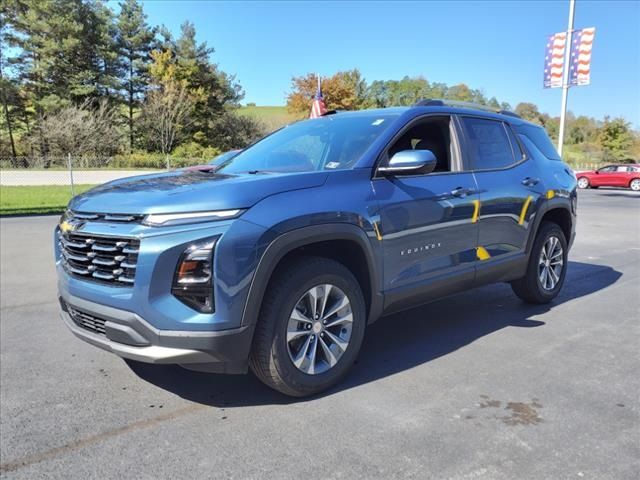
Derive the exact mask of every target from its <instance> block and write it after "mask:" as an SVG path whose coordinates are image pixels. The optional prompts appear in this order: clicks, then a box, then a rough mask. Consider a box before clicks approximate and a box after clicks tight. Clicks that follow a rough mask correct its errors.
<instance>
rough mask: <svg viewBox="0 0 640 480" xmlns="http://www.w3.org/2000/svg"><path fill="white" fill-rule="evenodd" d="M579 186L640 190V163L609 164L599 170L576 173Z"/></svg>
mask: <svg viewBox="0 0 640 480" xmlns="http://www.w3.org/2000/svg"><path fill="white" fill-rule="evenodd" d="M576 177H577V178H578V187H580V188H598V187H624V188H630V189H631V190H633V191H635V192H640V165H635V164H632V165H629V164H623V165H607V166H606V167H602V168H599V169H598V170H591V171H587V172H578V173H576Z"/></svg>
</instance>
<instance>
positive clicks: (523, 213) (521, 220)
mask: <svg viewBox="0 0 640 480" xmlns="http://www.w3.org/2000/svg"><path fill="white" fill-rule="evenodd" d="M531 200H533V197H532V196H531V195H529V196H528V197H527V199H526V200H525V201H524V205H522V210H521V211H520V218H519V219H518V225H522V224H523V223H524V218H525V216H526V215H527V209H528V208H529V204H530V203H531Z"/></svg>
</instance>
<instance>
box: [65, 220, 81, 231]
mask: <svg viewBox="0 0 640 480" xmlns="http://www.w3.org/2000/svg"><path fill="white" fill-rule="evenodd" d="M80 225H81V224H78V223H71V222H67V221H66V220H65V221H63V222H61V223H60V231H61V232H62V233H69V232H73V231H75V230H77V229H78V227H80Z"/></svg>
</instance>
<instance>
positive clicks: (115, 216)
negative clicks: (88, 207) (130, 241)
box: [69, 211, 144, 223]
mask: <svg viewBox="0 0 640 480" xmlns="http://www.w3.org/2000/svg"><path fill="white" fill-rule="evenodd" d="M69 213H70V216H71V217H72V218H73V219H78V220H90V221H92V222H121V223H134V222H135V223H140V222H142V219H143V218H144V215H130V214H120V213H94V212H91V213H88V212H72V211H69Z"/></svg>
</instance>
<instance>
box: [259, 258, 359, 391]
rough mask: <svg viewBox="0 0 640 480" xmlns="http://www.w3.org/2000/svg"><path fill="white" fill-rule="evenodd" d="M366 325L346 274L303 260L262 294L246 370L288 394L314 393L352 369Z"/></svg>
mask: <svg viewBox="0 0 640 480" xmlns="http://www.w3.org/2000/svg"><path fill="white" fill-rule="evenodd" d="M365 324H366V308H365V302H364V297H363V295H362V291H361V289H360V286H359V284H358V281H357V280H356V278H355V277H354V276H353V274H352V273H351V272H350V271H349V269H347V268H346V267H345V266H344V265H342V264H341V263H338V262H336V261H334V260H331V259H327V258H321V257H302V258H300V259H298V260H297V261H295V262H293V263H289V264H287V265H286V266H285V267H284V268H282V269H281V270H280V272H279V273H278V274H277V276H276V277H275V278H274V279H273V280H272V281H271V282H270V284H269V287H268V289H267V291H266V292H265V299H264V302H263V305H262V310H261V315H260V320H259V323H258V325H257V326H256V332H255V336H254V342H253V347H252V351H251V356H250V359H249V365H250V367H251V369H252V371H253V372H254V373H255V375H256V376H257V377H258V378H259V379H260V380H261V381H262V382H264V383H265V384H267V385H268V386H270V387H271V388H273V389H275V390H278V391H279V392H282V393H284V394H286V395H291V396H294V397H303V396H307V395H312V394H315V393H318V392H320V391H322V390H325V389H327V388H329V387H330V386H332V385H334V384H335V383H337V382H338V381H340V379H341V378H342V377H343V376H344V375H346V373H347V372H348V370H349V369H350V368H351V366H352V364H353V362H354V361H355V359H356V356H357V355H358V351H359V350H360V346H361V345H362V339H363V337H364V331H365Z"/></svg>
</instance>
